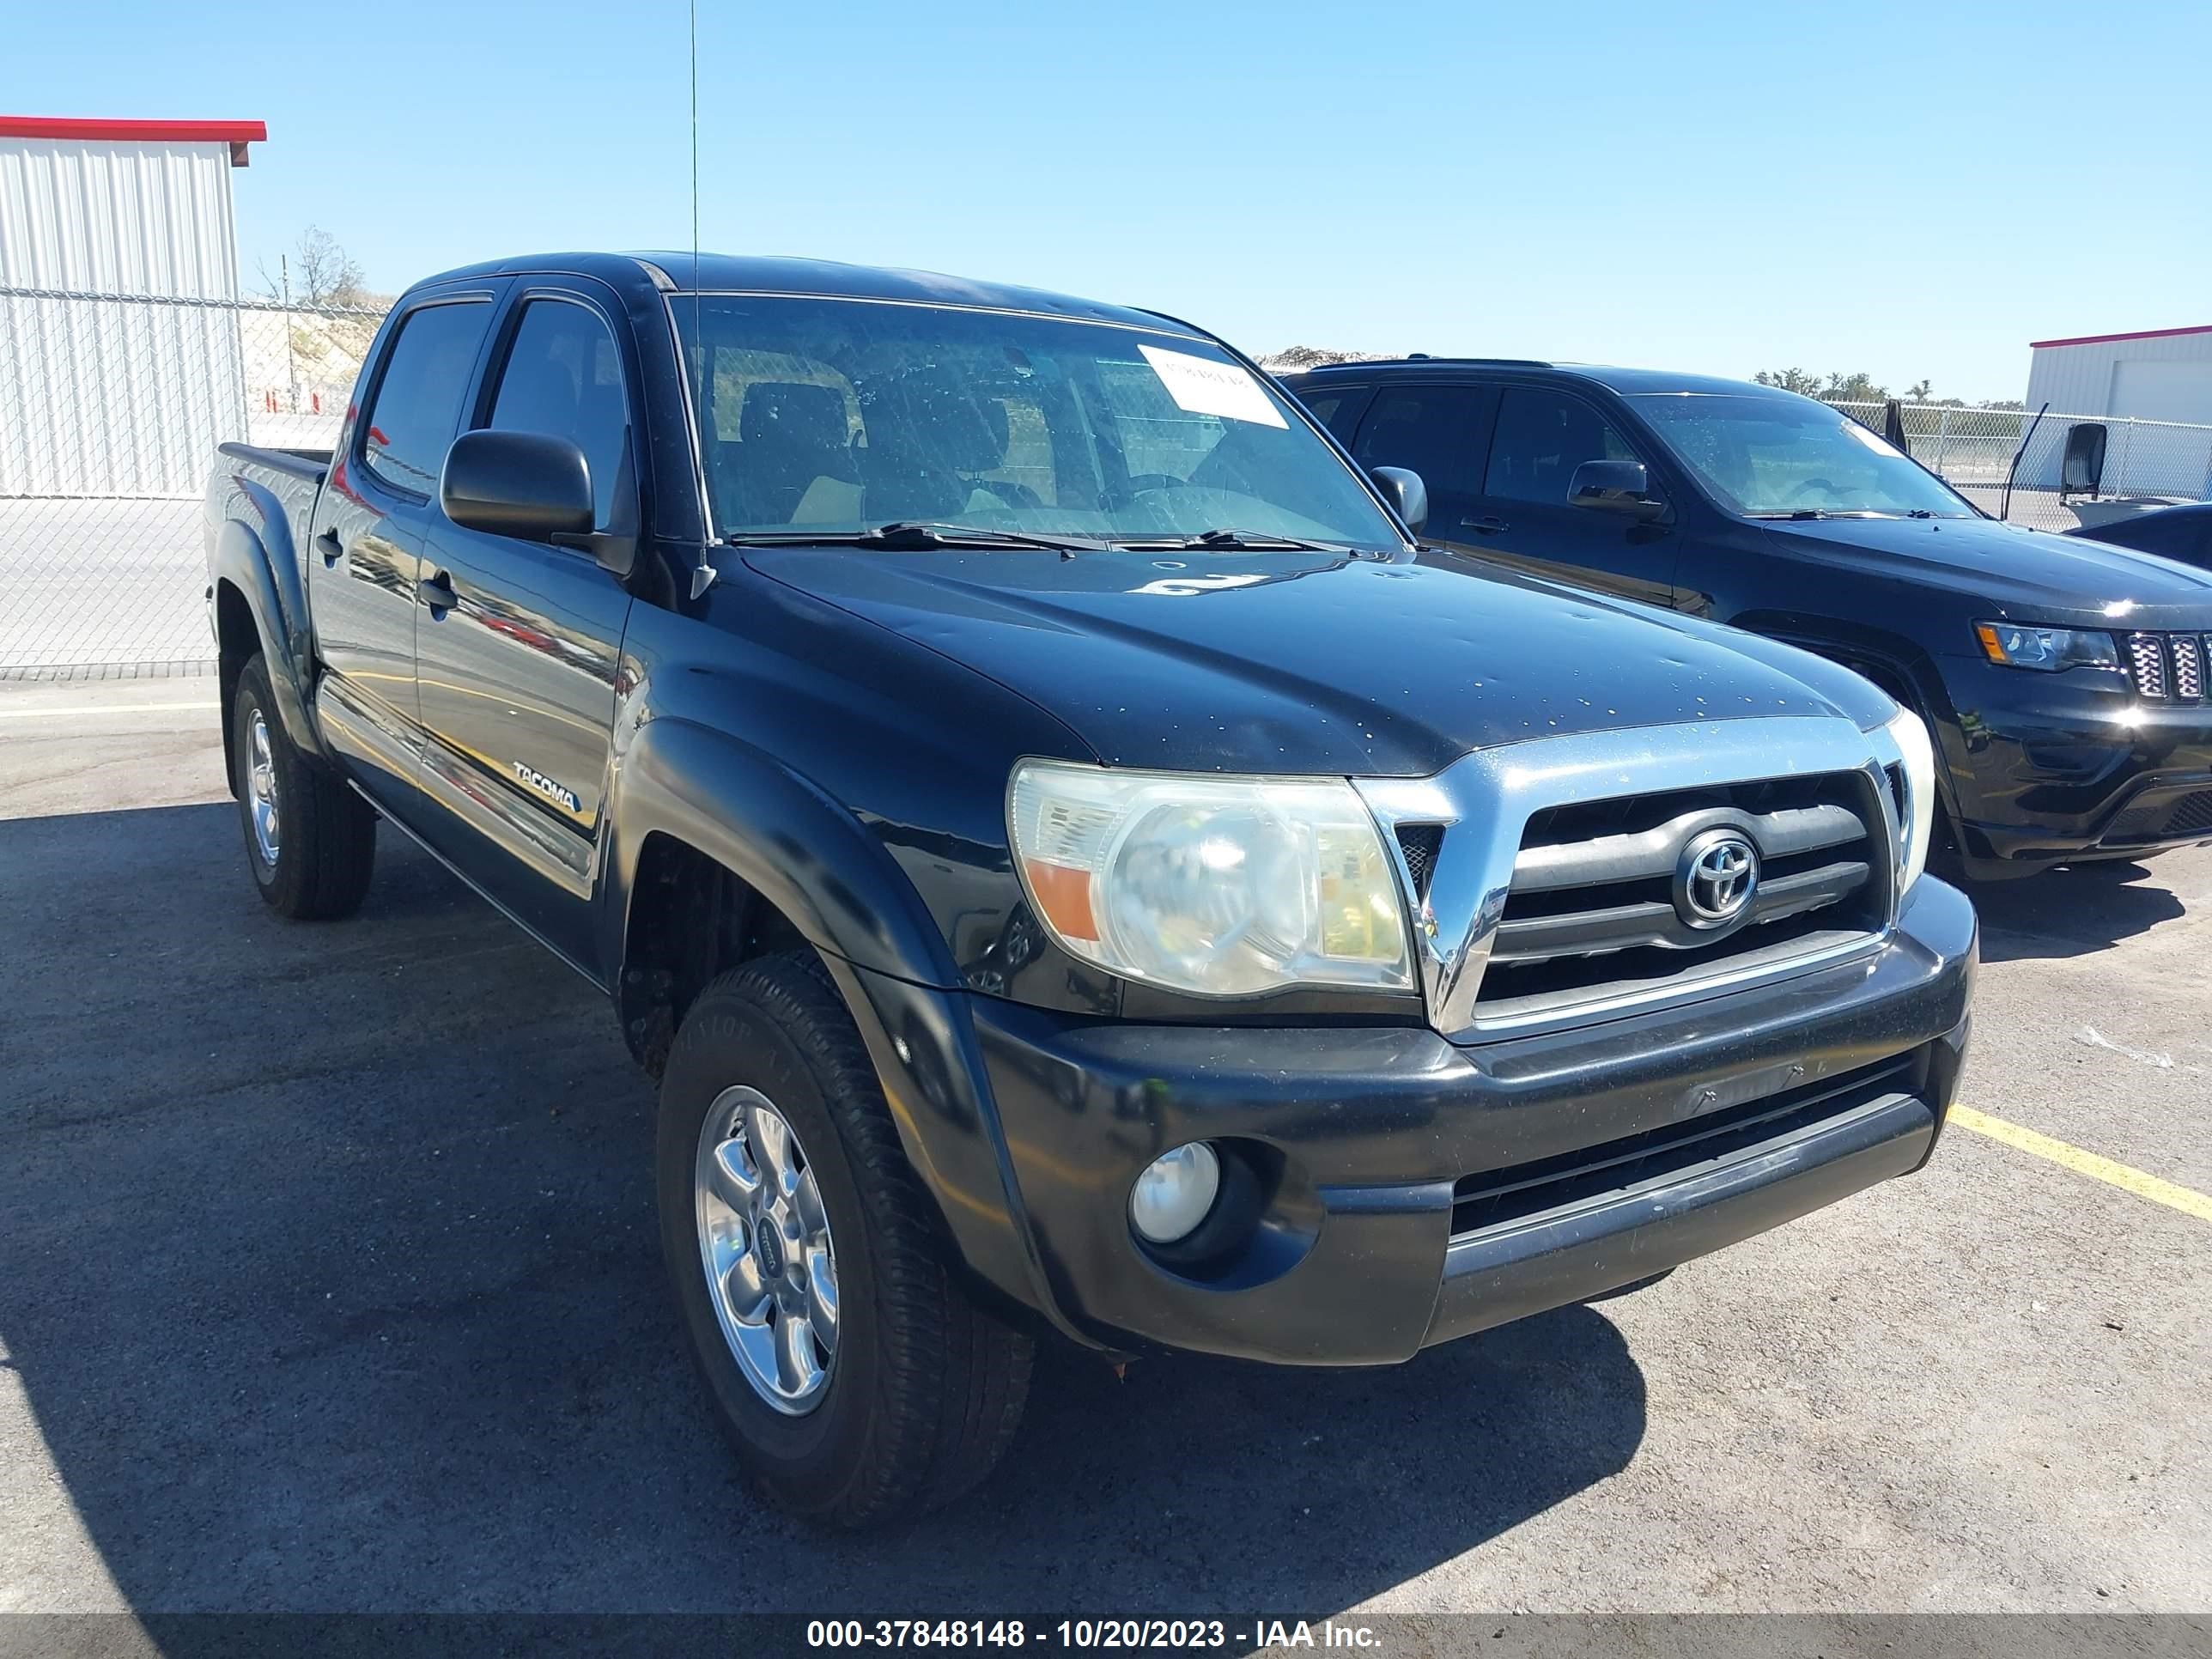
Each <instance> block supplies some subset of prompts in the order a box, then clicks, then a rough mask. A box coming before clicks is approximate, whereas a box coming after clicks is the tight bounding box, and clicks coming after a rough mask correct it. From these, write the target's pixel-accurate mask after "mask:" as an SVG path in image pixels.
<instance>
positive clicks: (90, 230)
mask: <svg viewBox="0 0 2212 1659" xmlns="http://www.w3.org/2000/svg"><path fill="white" fill-rule="evenodd" d="M230 172H231V163H230V147H229V146H228V144H226V143H116V142H110V141H100V142H78V141H70V140H55V139H42V138H0V289H43V290H48V291H54V290H60V291H66V292H70V293H95V294H101V295H148V296H152V297H150V298H149V300H146V301H137V302H130V301H102V302H98V303H88V302H84V301H60V300H53V299H45V298H33V297H27V296H26V295H21V294H15V293H10V294H0V495H49V496H52V495H62V496H85V495H97V496H177V495H194V494H196V493H197V491H198V489H199V488H200V486H201V484H202V483H203V481H204V478H205V476H206V471H207V465H208V456H209V453H210V451H211V450H212V449H213V447H214V446H215V445H216V443H217V442H218V441H222V440H223V439H227V438H234V437H240V436H243V435H244V430H243V428H244V420H245V397H244V387H243V380H242V377H241V374H240V360H239V342H238V324H237V317H236V313H234V312H233V311H231V310H229V309H227V308H224V307H222V306H220V305H219V304H218V305H216V306H211V307H197V306H191V305H179V304H175V303H173V301H177V300H179V299H181V300H187V301H189V300H204V301H218V302H219V301H228V300H232V299H234V298H236V297H237V294H238V256H237V252H236V246H235V242H234V237H233V232H232V225H231V193H230V191H231V185H230Z"/></svg>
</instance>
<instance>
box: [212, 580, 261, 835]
mask: <svg viewBox="0 0 2212 1659" xmlns="http://www.w3.org/2000/svg"><path fill="white" fill-rule="evenodd" d="M215 636H216V686H217V688H218V690H217V693H216V695H217V696H220V697H221V698H222V771H223V776H224V777H225V778H226V779H228V781H229V783H230V793H232V794H233V795H235V794H237V793H238V768H237V767H236V765H235V764H234V760H235V758H236V757H234V756H233V755H232V753H231V752H230V750H231V731H230V726H231V720H230V715H231V710H232V709H233V708H235V707H236V706H237V700H238V677H239V675H240V673H242V672H244V671H245V668H246V664H247V663H249V662H251V661H252V659H253V657H254V653H257V652H258V651H259V650H260V649H261V648H262V647H261V629H260V627H259V625H258V623H255V621H254V620H253V607H252V605H248V604H247V603H246V595H245V594H243V593H241V592H239V591H238V586H237V584H236V583H234V582H228V581H224V582H217V583H216V589H215Z"/></svg>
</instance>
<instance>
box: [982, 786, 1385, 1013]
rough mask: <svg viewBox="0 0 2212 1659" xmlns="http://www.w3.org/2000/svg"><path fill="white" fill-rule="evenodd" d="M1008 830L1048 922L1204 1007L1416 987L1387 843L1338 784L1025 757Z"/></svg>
mask: <svg viewBox="0 0 2212 1659" xmlns="http://www.w3.org/2000/svg"><path fill="white" fill-rule="evenodd" d="M1006 820H1007V828H1008V830H1009V833H1010V835H1011V836H1012V842H1013V851H1014V863H1015V866H1016V867H1017V868H1018V870H1019V871H1020V872H1021V878H1022V885H1023V887H1024V890H1026V891H1027V892H1028V894H1029V896H1030V904H1031V905H1032V906H1034V907H1035V908H1036V913H1037V915H1039V916H1040V917H1042V919H1043V921H1044V923H1045V925H1046V926H1047V927H1049V928H1050V929H1051V930H1052V933H1053V935H1054V938H1056V939H1059V940H1060V943H1061V944H1062V945H1065V946H1066V948H1067V949H1068V950H1070V951H1073V952H1074V953H1075V954H1076V955H1077V956H1079V957H1083V958H1084V959H1085V960H1086V961H1089V962H1095V963H1097V964H1098V965H1099V966H1100V967H1102V968H1104V969H1108V970H1109V971H1110V972H1113V973H1115V974H1120V975H1123V976H1124V977H1126V978H1128V979H1135V980H1143V981H1146V982H1147V983H1149V984H1153V985H1163V986H1168V987H1172V988H1174V989H1176V990H1178V991H1189V992H1193V993H1195V994H1198V995H1200V996H1221V997H1228V996H1249V995H1252V994H1255V993H1256V992H1261V991H1273V990H1277V989H1279V988H1281V987H1285V986H1291V985H1319V986H1329V987H1351V988H1356V989H1360V990H1383V991H1406V990H1411V989H1412V988H1413V963H1412V953H1411V951H1410V950H1409V948H1408V946H1407V930H1406V917H1405V911H1404V908H1403V907H1402V906H1401V903H1400V902H1399V897H1398V883H1397V878H1396V876H1395V872H1394V870H1393V867H1392V866H1391V862H1390V859H1389V855H1388V854H1387V853H1386V852H1385V851H1384V849H1383V836H1382V832H1381V831H1380V830H1378V829H1376V825H1375V820H1374V818H1373V817H1371V816H1370V814H1369V812H1368V811H1367V808H1366V805H1364V803H1363V802H1362V801H1361V800H1360V799H1359V797H1358V794H1357V793H1354V792H1353V790H1352V786H1351V785H1350V784H1348V783H1346V782H1345V781H1343V780H1342V779H1340V778H1323V779H1310V780H1309V779H1267V778H1221V777H1211V776H1188V775H1182V774H1176V773H1166V772H1127V771H1114V770H1109V769H1105V768H1103V767H1096V766H1077V765H1073V764H1071V763H1065V762H1059V761H1024V763H1022V764H1021V765H1019V766H1018V767H1016V768H1015V769H1014V776H1013V782H1012V787H1011V788H1010V790H1009V791H1008V795H1007V803H1006Z"/></svg>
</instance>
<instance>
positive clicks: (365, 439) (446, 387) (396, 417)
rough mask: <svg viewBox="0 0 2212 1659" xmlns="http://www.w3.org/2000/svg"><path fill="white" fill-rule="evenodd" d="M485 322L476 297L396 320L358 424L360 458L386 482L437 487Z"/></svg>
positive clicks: (428, 491)
mask: <svg viewBox="0 0 2212 1659" xmlns="http://www.w3.org/2000/svg"><path fill="white" fill-rule="evenodd" d="M490 324H491V307H490V305H489V303H488V302H486V301H481V300H472V301H459V302H456V303H452V304H442V305H441V304H431V305H426V306H421V307H417V308H416V310H414V311H412V312H410V313H408V315H407V317H406V318H405V319H404V320H403V321H402V322H401V323H400V325H399V335H398V338H397V339H395V340H394V341H393V342H392V355H391V356H389V357H387V358H386V360H385V365H384V377H383V379H381V380H379V381H378V382H377V386H376V396H375V398H374V401H373V402H372V403H371V404H369V407H368V420H367V421H366V422H364V423H363V426H362V465H364V466H366V467H367V468H368V470H369V471H371V472H373V473H374V474H375V475H376V476H377V477H379V478H380V479H382V480H383V481H384V482H385V483H388V484H390V485H392V487H393V488H394V489H404V490H408V491H410V492H411V493H412V494H414V495H434V494H435V493H436V491H437V488H438V474H439V472H440V471H441V470H442V469H443V468H444V466H445V465H446V450H447V446H449V445H450V444H451V443H452V442H453V430H454V428H456V427H458V426H459V424H460V419H461V394H462V393H463V392H466V391H467V390H468V385H469V372H470V371H471V369H473V368H475V367H476V363H477V348H478V347H480V346H481V345H483V337H484V331H485V329H487V328H488V327H489V326H490Z"/></svg>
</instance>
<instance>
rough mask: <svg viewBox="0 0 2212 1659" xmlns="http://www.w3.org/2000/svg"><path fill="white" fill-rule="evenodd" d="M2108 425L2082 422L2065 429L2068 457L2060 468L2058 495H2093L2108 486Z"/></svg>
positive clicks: (2098, 422)
mask: <svg viewBox="0 0 2212 1659" xmlns="http://www.w3.org/2000/svg"><path fill="white" fill-rule="evenodd" d="M2105 436H2106V428H2105V423H2104V422H2102V421H2079V422H2075V424H2074V425H2072V426H2069V427H2068V428H2066V454H2065V456H2064V459H2063V461H2062V462H2061V464H2060V471H2059V474H2058V493H2059V494H2060V495H2095V494H2096V493H2097V491H2098V490H2099V489H2101V488H2102V487H2103V485H2104V482H2105Z"/></svg>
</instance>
